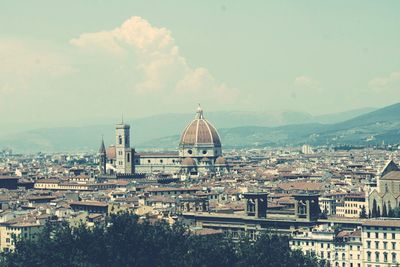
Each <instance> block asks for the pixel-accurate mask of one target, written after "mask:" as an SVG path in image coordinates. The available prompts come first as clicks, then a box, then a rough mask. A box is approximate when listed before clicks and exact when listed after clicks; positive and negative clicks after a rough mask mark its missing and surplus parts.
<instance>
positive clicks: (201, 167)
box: [99, 107, 229, 176]
mask: <svg viewBox="0 0 400 267" xmlns="http://www.w3.org/2000/svg"><path fill="white" fill-rule="evenodd" d="M99 160H100V172H101V174H114V173H117V174H134V173H135V172H136V173H145V174H150V173H166V174H181V175H188V176H197V175H207V174H211V175H219V174H222V173H226V172H228V171H229V166H228V164H227V162H226V160H225V158H224V157H223V155H222V144H221V139H220V136H219V134H218V132H217V130H216V129H215V127H214V126H213V125H212V124H211V123H210V122H208V121H207V120H206V119H205V118H204V115H203V110H202V109H201V108H200V107H199V108H198V109H197V111H196V115H195V118H194V119H193V120H192V121H191V122H190V123H189V124H188V125H187V126H186V127H185V129H184V131H183V133H182V135H181V138H180V142H179V148H178V151H174V152H169V153H145V152H144V153H136V152H135V150H134V149H133V148H131V147H130V126H129V125H127V124H124V123H123V122H122V123H120V124H117V126H116V144H115V145H113V146H110V147H108V148H107V149H106V148H105V145H104V142H103V141H102V144H101V147H100V150H99Z"/></svg>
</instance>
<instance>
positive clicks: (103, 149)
mask: <svg viewBox="0 0 400 267" xmlns="http://www.w3.org/2000/svg"><path fill="white" fill-rule="evenodd" d="M99 154H106V146H105V145H104V137H103V136H101V145H100V149H99Z"/></svg>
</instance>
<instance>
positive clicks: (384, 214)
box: [382, 203, 388, 217]
mask: <svg viewBox="0 0 400 267" xmlns="http://www.w3.org/2000/svg"><path fill="white" fill-rule="evenodd" d="M387 216H388V212H387V208H386V203H383V209H382V217H387Z"/></svg>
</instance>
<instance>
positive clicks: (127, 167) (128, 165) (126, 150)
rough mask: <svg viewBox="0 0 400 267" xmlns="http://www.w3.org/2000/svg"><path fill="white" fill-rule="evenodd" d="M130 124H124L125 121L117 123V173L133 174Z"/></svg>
mask: <svg viewBox="0 0 400 267" xmlns="http://www.w3.org/2000/svg"><path fill="white" fill-rule="evenodd" d="M130 128H131V127H130V126H129V125H128V124H124V121H121V123H119V124H117V126H116V129H115V136H116V143H115V152H116V171H117V173H123V174H132V173H133V164H132V162H133V159H132V156H133V155H132V149H131V147H130V140H129V139H130V138H129V136H130Z"/></svg>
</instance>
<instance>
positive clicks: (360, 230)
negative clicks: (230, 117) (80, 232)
mask: <svg viewBox="0 0 400 267" xmlns="http://www.w3.org/2000/svg"><path fill="white" fill-rule="evenodd" d="M115 138H116V139H115V140H116V143H115V144H110V145H109V146H107V147H106V146H105V144H104V141H101V142H100V148H99V151H98V153H96V154H91V153H79V154H71V153H36V154H18V153H13V151H12V150H11V149H4V150H2V151H1V153H0V190H1V191H0V250H1V251H3V252H8V251H12V250H13V249H14V247H15V246H14V245H15V238H18V237H19V238H24V239H31V240H35V238H37V235H38V233H39V232H40V230H41V229H42V227H43V226H44V225H45V224H46V223H48V222H51V223H57V222H68V223H69V224H70V225H73V226H77V225H80V224H84V225H86V226H88V227H92V226H94V225H97V224H103V223H105V219H106V216H108V215H111V214H118V213H121V212H127V213H131V214H136V215H137V216H138V217H139V218H142V219H147V220H149V221H153V222H155V221H165V222H167V223H168V224H171V225H173V224H174V223H176V222H182V223H184V224H185V225H187V226H188V227H189V229H190V231H192V232H193V233H196V234H200V235H203V234H204V235H209V234H226V235H229V236H231V237H232V238H233V239H239V238H241V237H243V236H246V237H250V238H251V239H256V238H257V236H259V235H260V234H262V233H263V232H268V231H274V232H277V233H280V234H284V235H287V236H289V237H290V246H291V247H292V248H293V249H300V250H302V251H303V252H304V253H305V254H307V255H315V256H316V257H318V258H321V259H324V260H326V261H327V262H328V263H329V264H330V266H343V267H344V266H349V267H355V266H357V267H359V266H395V265H397V264H398V263H399V262H400V243H399V242H400V241H399V240H400V221H399V219H396V218H399V217H400V208H399V206H400V198H399V196H400V168H399V166H398V163H399V162H400V152H399V149H398V147H393V146H386V147H364V148H360V147H357V148H351V147H350V148H349V147H328V146H322V147H311V146H310V145H307V144H305V145H303V146H301V147H282V148H264V149H230V150H223V149H222V148H223V147H222V141H221V140H220V136H219V134H218V132H217V130H216V128H214V126H212V125H211V123H210V122H208V121H207V120H206V118H205V115H204V114H203V110H202V109H201V108H200V107H199V108H198V109H197V111H196V114H195V117H194V119H193V121H191V122H189V123H188V126H187V127H186V128H185V129H184V130H183V132H182V135H181V140H180V143H179V145H178V151H165V152H157V153H155V152H154V153H153V152H140V151H136V150H135V149H134V148H131V144H130V126H129V125H127V124H124V123H123V121H122V122H120V123H118V124H117V125H116V127H115Z"/></svg>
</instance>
